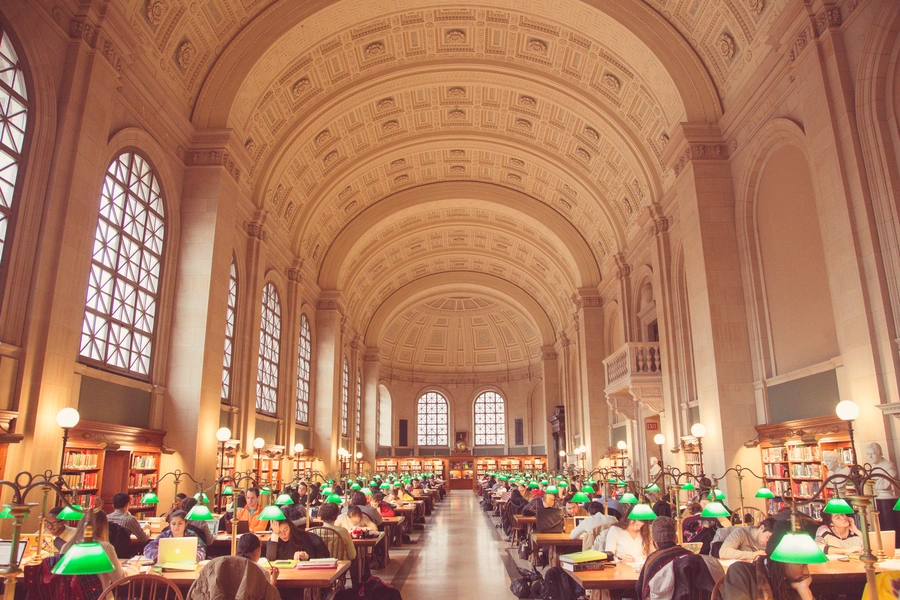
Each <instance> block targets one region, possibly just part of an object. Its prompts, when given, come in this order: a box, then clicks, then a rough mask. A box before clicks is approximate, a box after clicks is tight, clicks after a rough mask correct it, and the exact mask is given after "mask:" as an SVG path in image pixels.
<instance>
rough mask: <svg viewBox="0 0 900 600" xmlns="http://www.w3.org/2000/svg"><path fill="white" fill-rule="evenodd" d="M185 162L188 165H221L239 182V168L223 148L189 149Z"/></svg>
mask: <svg viewBox="0 0 900 600" xmlns="http://www.w3.org/2000/svg"><path fill="white" fill-rule="evenodd" d="M185 158H186V161H185V162H186V163H187V165H188V166H190V167H211V166H216V167H218V166H221V167H223V168H224V169H225V170H226V171H228V174H229V175H231V177H232V179H234V180H235V181H236V182H237V183H240V182H241V169H240V168H239V167H238V166H237V163H236V162H234V159H233V158H232V157H231V156H230V155H229V154H228V152H226V151H225V150H191V151H188V153H187V156H186V157H185Z"/></svg>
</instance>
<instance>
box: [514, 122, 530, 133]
mask: <svg viewBox="0 0 900 600" xmlns="http://www.w3.org/2000/svg"><path fill="white" fill-rule="evenodd" d="M516 127H518V128H519V129H525V130H527V131H531V127H532V125H531V121H529V120H528V119H516Z"/></svg>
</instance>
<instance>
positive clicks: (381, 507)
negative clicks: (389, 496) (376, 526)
mask: <svg viewBox="0 0 900 600" xmlns="http://www.w3.org/2000/svg"><path fill="white" fill-rule="evenodd" d="M369 505H370V506H371V507H372V508H374V509H375V510H377V511H378V514H380V515H381V518H382V519H384V517H396V516H397V514H396V513H395V512H394V509H393V508H391V505H390V504H388V503H387V502H385V501H384V494H382V493H381V492H375V493H373V494H372V495H371V496H370V499H369Z"/></svg>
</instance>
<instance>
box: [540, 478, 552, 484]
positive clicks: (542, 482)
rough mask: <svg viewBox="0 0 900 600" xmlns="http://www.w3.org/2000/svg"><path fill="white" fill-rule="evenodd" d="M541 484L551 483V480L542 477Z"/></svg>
mask: <svg viewBox="0 0 900 600" xmlns="http://www.w3.org/2000/svg"><path fill="white" fill-rule="evenodd" d="M541 485H550V482H549V481H548V480H546V479H541Z"/></svg>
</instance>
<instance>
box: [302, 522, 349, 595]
mask: <svg viewBox="0 0 900 600" xmlns="http://www.w3.org/2000/svg"><path fill="white" fill-rule="evenodd" d="M308 531H309V533H313V534H315V535H317V536H319V537H320V538H322V541H323V542H325V546H326V547H327V548H328V554H329V555H330V556H331V558H336V559H338V560H350V558H349V555H348V553H347V547H346V545H345V544H344V539H343V538H342V537H341V536H340V535H339V534H338V532H337V531H335V530H334V529H331V528H329V527H312V528H310V529H308ZM353 569H354V565H351V566H350V570H353ZM346 586H347V572H344V574H343V575H341V576H340V577H338V578H337V580H335V582H334V590H335V592H339V591H340V590H342V589H344V588H345V587H346Z"/></svg>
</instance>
